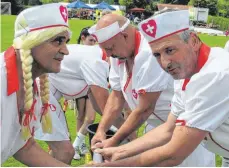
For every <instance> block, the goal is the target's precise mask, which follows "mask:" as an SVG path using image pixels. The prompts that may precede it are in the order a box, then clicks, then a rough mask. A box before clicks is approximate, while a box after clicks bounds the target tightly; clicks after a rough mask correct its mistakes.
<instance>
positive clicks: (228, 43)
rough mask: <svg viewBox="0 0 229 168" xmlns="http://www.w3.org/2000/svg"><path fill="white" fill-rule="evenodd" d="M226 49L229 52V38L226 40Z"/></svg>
mask: <svg viewBox="0 0 229 168" xmlns="http://www.w3.org/2000/svg"><path fill="white" fill-rule="evenodd" d="M224 49H225V50H226V51H227V52H229V40H228V41H227V42H226V44H225V47H224Z"/></svg>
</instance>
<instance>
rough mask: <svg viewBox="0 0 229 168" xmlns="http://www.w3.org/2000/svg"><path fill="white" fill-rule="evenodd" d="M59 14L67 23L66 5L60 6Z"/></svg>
mask: <svg viewBox="0 0 229 168" xmlns="http://www.w3.org/2000/svg"><path fill="white" fill-rule="evenodd" d="M60 14H61V16H62V18H63V19H64V22H65V23H67V21H68V10H67V8H66V7H64V6H62V5H61V6H60Z"/></svg>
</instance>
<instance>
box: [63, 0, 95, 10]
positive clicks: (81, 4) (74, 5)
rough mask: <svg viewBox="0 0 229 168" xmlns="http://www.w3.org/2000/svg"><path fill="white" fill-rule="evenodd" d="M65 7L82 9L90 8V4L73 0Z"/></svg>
mask: <svg viewBox="0 0 229 168" xmlns="http://www.w3.org/2000/svg"><path fill="white" fill-rule="evenodd" d="M67 8H77V9H79V8H84V9H92V8H91V7H90V6H88V5H86V4H85V3H84V2H81V1H79V0H78V1H75V2H72V3H70V4H68V5H67Z"/></svg>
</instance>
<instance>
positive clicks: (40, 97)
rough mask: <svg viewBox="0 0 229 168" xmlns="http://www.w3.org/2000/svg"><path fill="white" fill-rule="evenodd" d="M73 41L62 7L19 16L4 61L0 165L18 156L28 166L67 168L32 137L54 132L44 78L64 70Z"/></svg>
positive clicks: (52, 6) (41, 8)
mask: <svg viewBox="0 0 229 168" xmlns="http://www.w3.org/2000/svg"><path fill="white" fill-rule="evenodd" d="M50 11H51V14H48V13H50ZM47 14H48V15H47ZM69 38H70V32H69V28H68V16H67V8H66V7H64V6H62V5H61V4H48V5H41V6H36V7H31V8H29V9H26V10H24V11H22V12H21V13H20V14H19V15H18V16H17V18H16V21H15V38H14V41H13V46H11V47H10V48H8V49H7V50H6V51H5V52H4V53H3V54H1V57H0V65H1V67H0V76H1V82H0V84H1V163H3V162H5V161H6V160H7V159H8V158H9V157H11V156H14V158H15V159H17V160H18V161H20V162H22V163H23V164H25V165H28V166H37V167H38V166H41V167H46V166H57V167H63V166H67V165H66V164H64V163H62V162H60V161H58V160H56V159H54V158H53V157H51V156H50V155H48V154H47V153H46V152H45V151H43V150H42V149H41V148H40V146H39V145H37V144H36V142H35V141H34V138H33V135H34V132H35V131H36V130H37V129H38V128H40V127H42V131H43V132H46V133H51V132H52V125H51V124H52V121H51V118H50V110H49V99H48V97H49V88H48V77H47V74H45V73H51V72H54V73H57V72H59V71H60V65H61V61H62V60H63V58H64V55H68V49H67V47H66V43H67V42H68V41H69ZM37 77H39V78H40V86H41V87H40V89H39V88H38V87H37V84H36V82H35V79H36V78H37ZM40 121H41V122H40Z"/></svg>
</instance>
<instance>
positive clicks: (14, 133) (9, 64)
mask: <svg viewBox="0 0 229 168" xmlns="http://www.w3.org/2000/svg"><path fill="white" fill-rule="evenodd" d="M4 57H7V58H6V59H5V58H4ZM6 60H7V61H6ZM0 66H1V67H0V68H1V70H0V72H1V74H0V76H1V123H0V124H1V163H3V162H5V161H6V160H7V159H8V158H9V157H11V156H13V155H14V154H15V153H16V152H17V151H18V150H19V149H21V148H22V147H23V146H24V145H25V144H26V142H27V141H25V140H23V139H22V137H21V132H20V131H21V124H20V122H19V110H18V105H17V94H16V92H17V91H18V86H19V83H18V77H17V67H16V55H15V51H14V48H13V47H11V48H9V49H8V50H7V51H6V52H4V53H2V54H1V58H0ZM34 103H35V106H34V115H33V117H31V118H30V123H29V124H30V130H31V134H32V135H33V134H34V131H35V130H37V129H38V128H39V127H40V126H41V124H40V117H41V109H42V104H41V99H40V97H39V95H38V94H37V95H35V99H34ZM34 116H36V120H35V118H34ZM23 123H24V121H22V124H23Z"/></svg>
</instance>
